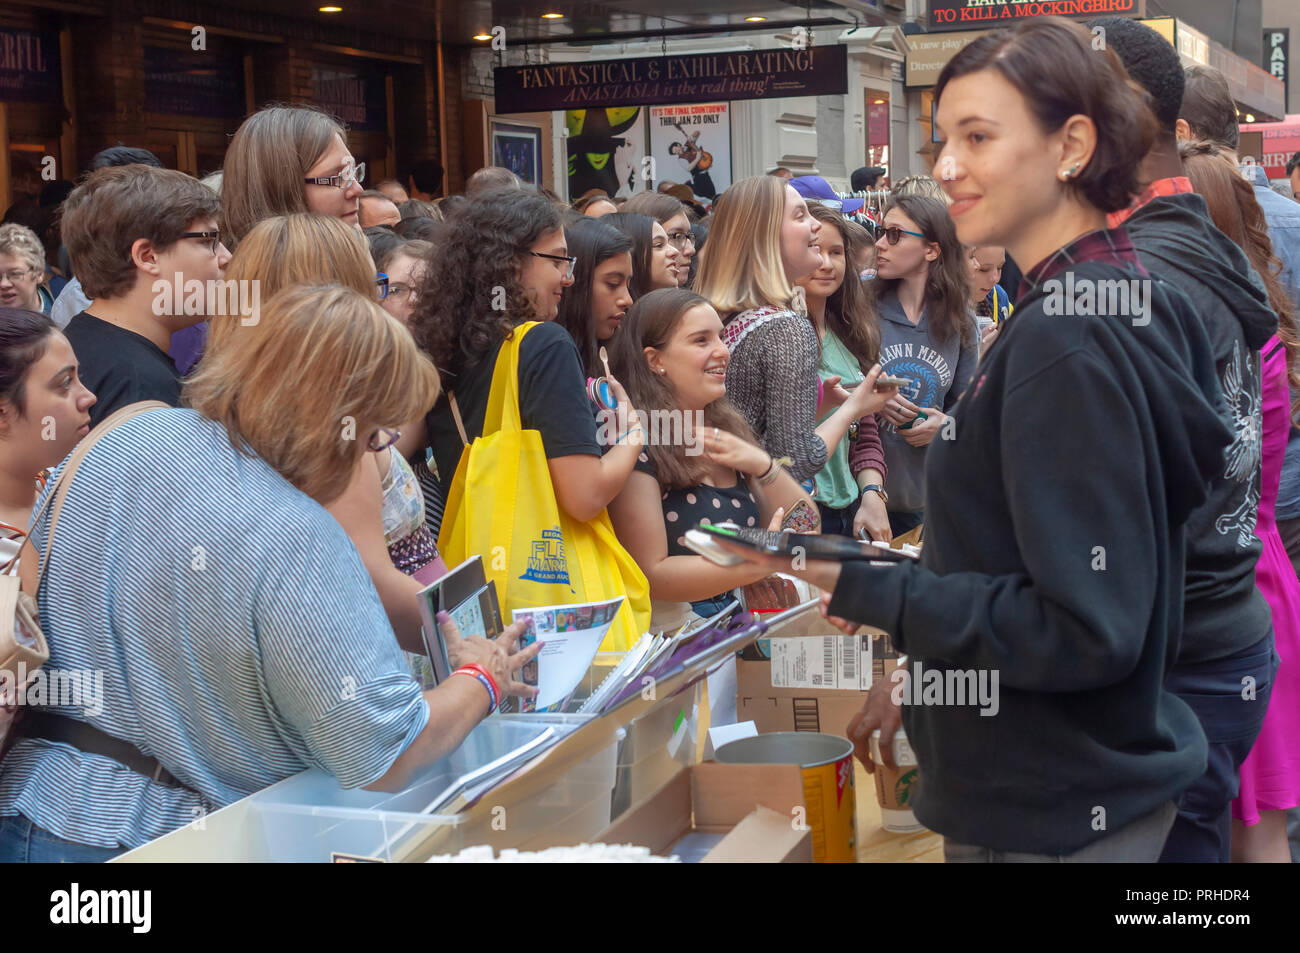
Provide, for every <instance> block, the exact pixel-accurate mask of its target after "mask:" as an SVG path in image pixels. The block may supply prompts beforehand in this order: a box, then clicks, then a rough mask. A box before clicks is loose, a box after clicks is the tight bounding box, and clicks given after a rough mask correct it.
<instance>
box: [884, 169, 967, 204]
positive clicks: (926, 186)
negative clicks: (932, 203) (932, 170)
mask: <svg viewBox="0 0 1300 953" xmlns="http://www.w3.org/2000/svg"><path fill="white" fill-rule="evenodd" d="M889 195H890V198H896V197H897V196H900V195H927V196H929V197H930V198H932V199H938V200H939V201H940V202H942V203H943V204H944V205H945V206H947V205H951V204H952V199H950V198H948V193H947V192H945V191H944V190H943V186H942V185H940V184H939V181H938V180H937V179H935V178H934V177H932V176H928V175H909V176H907V177H906V178H902V179H899V180H898V181H897V182H896V183H894V187H893V188H892V189H890V190H889Z"/></svg>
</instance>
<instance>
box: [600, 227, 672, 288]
mask: <svg viewBox="0 0 1300 953" xmlns="http://www.w3.org/2000/svg"><path fill="white" fill-rule="evenodd" d="M600 220H601V221H602V222H603V223H604V224H606V225H612V226H614V227H615V228H617V229H618V230H619V231H620V232H622V233H623V234H624V235H626V236H627V237H628V238H630V239H632V282H631V284H630V286H629V290H630V291H631V292H632V300H633V301H635V300H636V299H637V298H639V297H641V296H642V295H643V294H647V293H649V292H651V291H654V290H655V289H657V288H676V287H678V285H679V284H680V281H681V278H682V277H684V276H685V275H686V261H685V259H684V258H682V255H681V252H679V251H678V250H677V246H676V245H674V244H673V243H672V242H670V241H669V240H668V232H667V230H666V229H665V228H664V227H663V226H662V225H660V224H659V223H658V222H656V221H655V220H654V219H653V218H651V217H650V216H649V215H638V214H635V213H633V212H615V213H614V214H612V215H603V216H601V219H600Z"/></svg>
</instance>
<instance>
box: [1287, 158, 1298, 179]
mask: <svg viewBox="0 0 1300 953" xmlns="http://www.w3.org/2000/svg"><path fill="white" fill-rule="evenodd" d="M1296 169H1300V152H1297V153H1294V154H1293V155H1292V156H1291V158H1289V159H1287V160H1286V174H1287V175H1290V174H1291V173H1292V172H1294V171H1295V170H1296Z"/></svg>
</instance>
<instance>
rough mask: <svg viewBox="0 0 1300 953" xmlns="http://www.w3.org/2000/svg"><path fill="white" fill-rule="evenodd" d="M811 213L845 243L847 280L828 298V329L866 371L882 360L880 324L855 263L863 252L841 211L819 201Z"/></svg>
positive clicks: (812, 204) (813, 204)
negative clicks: (837, 234)
mask: <svg viewBox="0 0 1300 953" xmlns="http://www.w3.org/2000/svg"><path fill="white" fill-rule="evenodd" d="M808 212H809V214H811V215H812V217H813V218H815V219H817V221H819V222H821V223H822V229H823V230H822V235H825V234H826V231H825V227H826V226H827V225H829V226H831V227H832V228H834V229H835V231H837V232H838V233H839V236H840V238H841V239H842V240H843V242H844V280H843V281H842V282H841V283H840V286H839V287H838V288H836V289H835V292H834V294H832V295H831V296H830V297H828V298H827V299H826V327H827V328H828V329H830V330H831V331H834V332H835V336H836V337H837V338H839V339H840V342H841V343H842V344H843V345H844V346H845V347H846V348H848V349H849V353H851V354H852V355H853V356H854V357H856V358H857V359H858V363H859V364H861V365H862V369H863V371H866V370H869V369H870V368H871V366H872V365H873V364H875V363H876V361H878V360H880V325H879V324H877V323H876V319H875V316H874V315H873V314H872V312H871V302H870V301H869V300H868V298H867V292H866V289H864V288H863V287H862V280H861V279H860V278H859V277H858V269H857V268H856V267H855V266H854V264H853V257H854V252H856V251H859V250H860V249H861V245H860V244H858V242H855V241H854V239H853V234H852V232H851V231H850V230H849V220H848V219H846V218H845V217H844V216H843V215H841V214H840V213H839V212H836V211H834V210H833V209H829V208H827V207H826V206H824V205H818V204H816V203H815V202H809V203H808Z"/></svg>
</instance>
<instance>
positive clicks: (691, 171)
mask: <svg viewBox="0 0 1300 953" xmlns="http://www.w3.org/2000/svg"><path fill="white" fill-rule="evenodd" d="M650 155H651V156H653V157H654V173H655V183H654V185H655V188H658V187H659V183H660V182H673V183H675V184H679V185H686V186H689V187H690V189H691V191H692V192H693V193H694V194H695V197H696V199H697V200H698V201H699V202H700V204H701V205H708V204H710V203H711V202H712V201H713V200H714V199H715V198H717V197H718V196H719V195H720V194H721V193H723V192H724V191H726V189H727V187H728V186H730V185H731V112H730V104H729V103H692V104H686V105H680V106H651V107H650Z"/></svg>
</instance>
